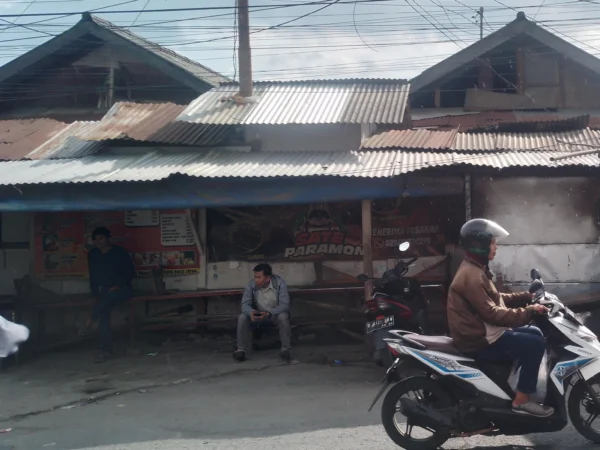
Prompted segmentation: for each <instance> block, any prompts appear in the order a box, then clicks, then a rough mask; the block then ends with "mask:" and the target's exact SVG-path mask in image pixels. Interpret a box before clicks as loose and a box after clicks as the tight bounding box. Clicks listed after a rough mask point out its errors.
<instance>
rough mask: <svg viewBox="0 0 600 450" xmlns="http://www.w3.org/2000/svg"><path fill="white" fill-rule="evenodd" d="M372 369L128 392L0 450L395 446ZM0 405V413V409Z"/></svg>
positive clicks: (43, 424)
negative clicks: (373, 406) (374, 402)
mask: <svg viewBox="0 0 600 450" xmlns="http://www.w3.org/2000/svg"><path fill="white" fill-rule="evenodd" d="M380 377H381V372H380V371H379V370H377V369H375V368H373V367H371V366H370V365H363V366H341V367H337V366H336V367H329V366H321V365H312V364H299V365H293V366H285V367H273V368H269V369H266V370H262V371H252V372H244V373H238V374H235V375H231V376H226V377H223V378H216V379H210V380H204V381H195V382H191V383H188V384H180V385H176V386H168V387H160V388H156V389H149V390H147V391H143V392H137V391H136V392H132V393H128V394H122V395H118V396H114V397H110V398H107V399H104V400H102V401H100V402H98V403H95V404H87V405H83V406H77V407H74V408H71V409H63V410H57V411H52V412H47V413H43V414H39V415H36V416H31V417H27V418H25V419H22V420H19V421H16V422H12V423H2V424H0V428H5V427H11V428H13V430H12V431H10V432H8V433H4V434H0V450H8V449H19V450H20V449H27V450H31V449H64V450H75V449H97V450H108V449H111V450H116V449H121V450H141V449H145V450H147V449H169V450H171V449H172V450H180V449H206V450H216V449H223V450H237V449H240V450H241V449H248V448H255V449H261V450H262V449H285V450H306V449H308V448H310V449H327V450H328V449H343V450H358V449H361V450H363V449H366V448H368V449H369V450H391V449H395V448H398V447H396V446H394V444H393V443H392V442H391V441H390V440H389V439H388V437H387V435H386V434H385V432H384V430H383V428H382V427H381V425H380V419H379V411H378V410H377V411H374V412H372V413H368V412H367V411H366V409H367V407H368V405H369V403H370V401H371V399H372V398H373V396H374V394H375V392H376V391H377V386H378V381H379V378H380ZM0 407H1V406H0ZM534 446H535V447H537V448H540V447H542V448H544V449H545V450H553V449H557V450H558V449H564V448H569V449H570V450H584V449H592V448H594V449H595V448H597V447H596V446H593V445H591V444H589V443H588V442H587V441H585V440H584V439H583V438H581V437H579V435H578V434H577V433H576V432H575V431H574V430H573V429H571V428H569V429H567V430H565V431H563V432H561V433H554V434H548V435H536V436H528V437H526V438H520V437H519V438H505V437H496V438H484V437H472V438H468V439H456V440H452V441H449V442H448V443H447V444H446V445H445V446H444V448H448V449H467V448H471V449H489V450H493V449H497V450H519V449H523V450H524V449H526V448H532V447H534Z"/></svg>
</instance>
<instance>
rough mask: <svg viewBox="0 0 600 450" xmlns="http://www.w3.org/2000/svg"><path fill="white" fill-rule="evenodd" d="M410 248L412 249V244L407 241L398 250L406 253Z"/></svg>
mask: <svg viewBox="0 0 600 450" xmlns="http://www.w3.org/2000/svg"><path fill="white" fill-rule="evenodd" d="M409 248H410V242H408V241H405V242H403V243H402V244H400V245H399V246H398V249H399V250H400V251H401V252H405V251H406V250H408V249H409Z"/></svg>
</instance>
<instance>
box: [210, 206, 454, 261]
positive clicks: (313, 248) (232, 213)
mask: <svg viewBox="0 0 600 450" xmlns="http://www.w3.org/2000/svg"><path fill="white" fill-rule="evenodd" d="M462 202H463V200H462V197H443V198H403V199H392V200H380V201H375V202H373V210H372V244H373V259H394V258H398V257H399V252H398V245H399V244H400V243H401V242H404V241H409V242H410V243H411V248H410V250H409V252H408V253H404V254H403V256H409V255H411V256H435V255H444V254H445V244H446V241H447V239H446V233H448V232H451V233H453V234H456V236H453V237H452V238H451V241H452V242H454V241H456V239H457V236H458V229H460V225H462V221H463V218H464V213H463V211H464V207H463V205H462ZM207 215H208V236H209V247H210V249H209V258H210V261H212V262H218V261H232V260H233V261H235V260H243V261H259V260H265V261H267V260H270V261H273V260H276V261H315V260H360V259H361V258H362V254H363V251H362V213H361V204H360V202H344V203H334V204H313V205H300V206H299V205H294V206H282V207H268V208H266V207H253V208H252V207H251V208H220V209H209V210H208V213H207Z"/></svg>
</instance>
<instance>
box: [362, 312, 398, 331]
mask: <svg viewBox="0 0 600 450" xmlns="http://www.w3.org/2000/svg"><path fill="white" fill-rule="evenodd" d="M393 326H394V316H387V317H384V318H383V319H378V320H373V321H372V322H367V333H372V332H373V331H377V330H381V329H382V328H390V327H393Z"/></svg>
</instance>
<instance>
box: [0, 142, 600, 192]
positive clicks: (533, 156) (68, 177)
mask: <svg viewBox="0 0 600 450" xmlns="http://www.w3.org/2000/svg"><path fill="white" fill-rule="evenodd" d="M553 156H556V152H543V151H535V152H533V151H529V152H502V153H493V154H465V153H459V152H444V153H435V152H409V151H400V150H398V151H396V150H394V151H377V152H360V153H359V152H327V153H316V152H296V153H289V152H281V153H261V152H249V153H242V152H232V151H224V150H213V151H209V152H206V153H198V152H194V153H174V154H167V153H164V152H153V153H147V154H142V155H96V156H88V157H85V158H81V159H61V160H48V159H44V160H39V161H25V160H23V161H7V162H1V163H0V185H25V184H48V183H94V182H140V181H158V180H163V179H166V178H168V177H170V176H172V175H176V174H181V175H187V176H191V177H202V178H233V177H236V178H266V177H271V178H273V177H308V176H340V177H357V178H382V177H392V176H397V175H401V174H406V173H410V172H415V171H419V170H424V169H429V168H435V167H449V166H480V167H490V168H495V169H506V168H509V167H547V168H557V167H567V166H580V167H581V166H582V167H591V168H600V159H599V158H598V157H597V156H596V155H587V156H578V157H574V158H569V159H564V160H559V161H551V160H550V158H551V157H553Z"/></svg>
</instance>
